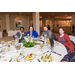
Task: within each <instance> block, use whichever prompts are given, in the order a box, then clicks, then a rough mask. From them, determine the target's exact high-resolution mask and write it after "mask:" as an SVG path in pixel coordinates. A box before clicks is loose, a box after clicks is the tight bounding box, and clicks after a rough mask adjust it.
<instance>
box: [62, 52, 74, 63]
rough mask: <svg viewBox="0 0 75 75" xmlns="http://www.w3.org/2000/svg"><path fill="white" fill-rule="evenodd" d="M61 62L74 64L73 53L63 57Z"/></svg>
mask: <svg viewBox="0 0 75 75" xmlns="http://www.w3.org/2000/svg"><path fill="white" fill-rule="evenodd" d="M61 62H75V52H73V53H70V54H67V55H65V56H64V58H63V59H62V60H61Z"/></svg>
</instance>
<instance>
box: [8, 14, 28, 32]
mask: <svg viewBox="0 0 75 75" xmlns="http://www.w3.org/2000/svg"><path fill="white" fill-rule="evenodd" d="M9 17H10V30H15V29H20V28H16V26H15V18H16V17H20V18H21V19H22V26H23V27H24V28H25V32H27V16H26V15H9Z"/></svg>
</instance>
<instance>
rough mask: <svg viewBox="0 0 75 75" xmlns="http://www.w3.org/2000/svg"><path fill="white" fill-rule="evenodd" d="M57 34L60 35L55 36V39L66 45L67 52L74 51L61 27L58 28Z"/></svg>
mask: <svg viewBox="0 0 75 75" xmlns="http://www.w3.org/2000/svg"><path fill="white" fill-rule="evenodd" d="M59 34H60V35H58V36H57V41H58V42H60V43H62V44H63V45H64V46H65V47H66V49H67V51H68V53H72V52H74V47H73V45H72V43H71V41H70V38H69V36H68V35H67V34H65V33H64V30H63V29H62V28H60V29H59Z"/></svg>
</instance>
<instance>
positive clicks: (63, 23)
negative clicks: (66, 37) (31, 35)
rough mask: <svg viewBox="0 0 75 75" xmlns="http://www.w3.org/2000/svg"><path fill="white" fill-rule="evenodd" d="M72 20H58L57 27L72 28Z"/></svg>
mask: <svg viewBox="0 0 75 75" xmlns="http://www.w3.org/2000/svg"><path fill="white" fill-rule="evenodd" d="M71 24H72V20H56V21H55V27H71Z"/></svg>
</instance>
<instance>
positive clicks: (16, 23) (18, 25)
mask: <svg viewBox="0 0 75 75" xmlns="http://www.w3.org/2000/svg"><path fill="white" fill-rule="evenodd" d="M15 25H16V27H21V26H22V19H21V18H20V17H16V18H15Z"/></svg>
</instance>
